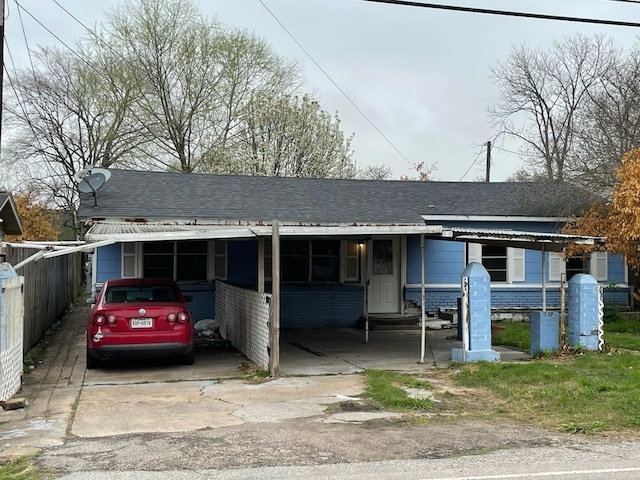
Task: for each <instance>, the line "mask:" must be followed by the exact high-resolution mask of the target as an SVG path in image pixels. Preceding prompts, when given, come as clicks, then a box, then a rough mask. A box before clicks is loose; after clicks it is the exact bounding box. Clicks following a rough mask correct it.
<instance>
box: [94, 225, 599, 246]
mask: <svg viewBox="0 0 640 480" xmlns="http://www.w3.org/2000/svg"><path fill="white" fill-rule="evenodd" d="M271 232H272V229H271V226H270V225H264V224H260V225H249V224H247V225H229V224H222V225H196V224H167V223H132V222H130V223H126V222H121V223H115V222H96V223H94V224H93V225H92V226H91V228H90V229H89V231H88V232H87V234H86V236H85V237H86V239H87V241H89V242H100V241H105V240H110V241H112V242H114V243H115V242H150V241H163V240H167V241H171V240H214V239H238V238H255V237H269V236H271ZM420 234H424V235H426V236H428V237H431V238H438V239H443V240H455V241H463V242H472V243H483V244H491V245H502V246H510V247H518V248H528V249H534V250H542V249H544V250H546V251H562V249H563V248H564V247H565V246H567V244H570V243H575V244H579V245H600V244H604V238H602V237H591V236H585V235H568V234H563V233H544V232H527V231H520V230H507V229H486V228H469V227H443V226H441V225H359V224H352V225H321V224H316V225H287V224H283V225H281V226H280V235H281V236H285V237H292V236H295V237H315V236H326V237H344V238H347V237H352V238H353V237H359V238H364V237H368V236H371V235H420Z"/></svg>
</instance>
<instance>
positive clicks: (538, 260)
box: [524, 250, 549, 283]
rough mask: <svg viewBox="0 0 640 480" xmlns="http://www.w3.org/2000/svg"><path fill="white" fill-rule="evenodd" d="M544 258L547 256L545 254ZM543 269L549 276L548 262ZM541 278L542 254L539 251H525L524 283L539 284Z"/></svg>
mask: <svg viewBox="0 0 640 480" xmlns="http://www.w3.org/2000/svg"><path fill="white" fill-rule="evenodd" d="M545 256H546V257H548V255H546V254H545ZM546 262H547V264H546V266H545V269H546V270H547V275H549V260H548V258H547V260H546ZM540 277H542V252H541V251H540V250H525V253H524V281H525V283H540Z"/></svg>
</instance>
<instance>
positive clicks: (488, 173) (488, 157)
mask: <svg viewBox="0 0 640 480" xmlns="http://www.w3.org/2000/svg"><path fill="white" fill-rule="evenodd" d="M484 181H485V182H490V181H491V142H490V141H489V142H487V173H486V175H485V180H484Z"/></svg>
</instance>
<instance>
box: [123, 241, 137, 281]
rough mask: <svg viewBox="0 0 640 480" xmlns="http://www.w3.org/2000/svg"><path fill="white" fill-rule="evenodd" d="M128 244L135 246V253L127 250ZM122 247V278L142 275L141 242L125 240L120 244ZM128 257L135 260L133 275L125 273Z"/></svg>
mask: <svg viewBox="0 0 640 480" xmlns="http://www.w3.org/2000/svg"><path fill="white" fill-rule="evenodd" d="M127 246H133V253H131V252H128V253H127V252H126V251H125V250H126V247H127ZM120 248H121V264H120V272H121V276H122V278H138V277H139V276H140V272H141V271H142V270H141V268H142V267H141V265H140V264H141V260H142V258H141V256H140V245H139V242H123V243H121V244H120ZM127 259H132V260H130V261H133V276H130V275H125V271H126V268H125V264H126V263H127Z"/></svg>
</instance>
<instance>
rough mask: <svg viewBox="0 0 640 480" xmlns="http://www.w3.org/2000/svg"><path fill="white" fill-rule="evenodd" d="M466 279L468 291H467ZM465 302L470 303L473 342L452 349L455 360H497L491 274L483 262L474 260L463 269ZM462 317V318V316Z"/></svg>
mask: <svg viewBox="0 0 640 480" xmlns="http://www.w3.org/2000/svg"><path fill="white" fill-rule="evenodd" d="M465 282H466V283H467V284H468V292H466V293H465V292H464V285H465ZM462 295H463V297H464V296H465V295H466V298H467V302H465V299H464V298H463V301H462V303H463V305H464V304H465V303H468V323H469V344H468V345H464V340H463V347H462V348H454V349H452V350H451V359H452V360H453V361H454V362H478V361H487V362H493V361H496V360H500V354H499V353H498V352H496V351H495V350H492V349H491V277H490V276H489V273H488V272H487V270H486V269H485V268H484V266H483V265H482V264H481V263H475V262H474V263H470V264H469V265H468V266H467V268H465V269H464V272H462ZM458 321H462V319H460V318H459V319H458Z"/></svg>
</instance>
